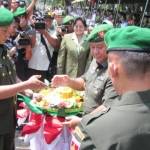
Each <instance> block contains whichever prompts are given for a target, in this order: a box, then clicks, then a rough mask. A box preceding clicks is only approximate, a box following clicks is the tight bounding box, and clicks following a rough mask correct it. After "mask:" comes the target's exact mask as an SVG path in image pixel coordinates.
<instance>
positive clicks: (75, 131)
mask: <svg viewBox="0 0 150 150" xmlns="http://www.w3.org/2000/svg"><path fill="white" fill-rule="evenodd" d="M74 133H75V134H76V135H77V136H78V137H79V138H80V140H81V141H82V140H84V138H85V137H86V135H85V134H84V133H83V132H82V131H81V129H80V128H79V127H78V126H77V127H76V128H75V130H74Z"/></svg>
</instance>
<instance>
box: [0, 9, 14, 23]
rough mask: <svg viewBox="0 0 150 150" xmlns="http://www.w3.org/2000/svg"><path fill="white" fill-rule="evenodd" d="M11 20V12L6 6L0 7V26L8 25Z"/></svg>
mask: <svg viewBox="0 0 150 150" xmlns="http://www.w3.org/2000/svg"><path fill="white" fill-rule="evenodd" d="M12 22H13V14H12V12H11V11H9V10H8V9H6V8H3V7H1V8H0V26H8V25H10V24H11V23H12Z"/></svg>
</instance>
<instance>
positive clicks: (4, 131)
mask: <svg viewBox="0 0 150 150" xmlns="http://www.w3.org/2000/svg"><path fill="white" fill-rule="evenodd" d="M12 21H13V14H12V13H11V12H10V11H9V10H7V9H6V8H0V150H14V134H15V126H16V119H15V117H16V113H15V95H16V93H17V92H22V91H24V90H25V89H29V88H30V89H36V88H41V87H44V86H45V84H44V83H43V82H41V81H39V80H38V78H39V76H32V77H31V78H30V79H28V80H27V81H24V82H20V83H16V72H15V67H14V66H13V64H12V63H11V60H10V59H9V57H8V56H7V50H6V47H5V46H4V43H5V41H6V39H7V36H8V35H9V25H10V24H11V23H12ZM15 83H16V84H15Z"/></svg>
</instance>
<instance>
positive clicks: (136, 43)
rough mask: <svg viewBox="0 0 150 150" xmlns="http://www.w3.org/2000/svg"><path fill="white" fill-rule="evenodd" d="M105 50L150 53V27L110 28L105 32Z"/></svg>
mask: <svg viewBox="0 0 150 150" xmlns="http://www.w3.org/2000/svg"><path fill="white" fill-rule="evenodd" d="M104 39H105V43H106V45H107V51H108V52H109V51H135V52H148V53H150V29H149V28H141V27H137V26H128V27H124V28H116V29H112V30H110V31H109V32H107V33H106V35H105V37H104Z"/></svg>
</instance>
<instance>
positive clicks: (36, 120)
mask: <svg viewBox="0 0 150 150" xmlns="http://www.w3.org/2000/svg"><path fill="white" fill-rule="evenodd" d="M42 122H43V115H41V114H40V115H39V114H36V113H33V112H31V116H30V118H29V123H28V124H27V125H25V126H24V127H23V129H22V135H25V134H31V133H34V132H37V131H38V130H39V129H40V127H41V126H42Z"/></svg>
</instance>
